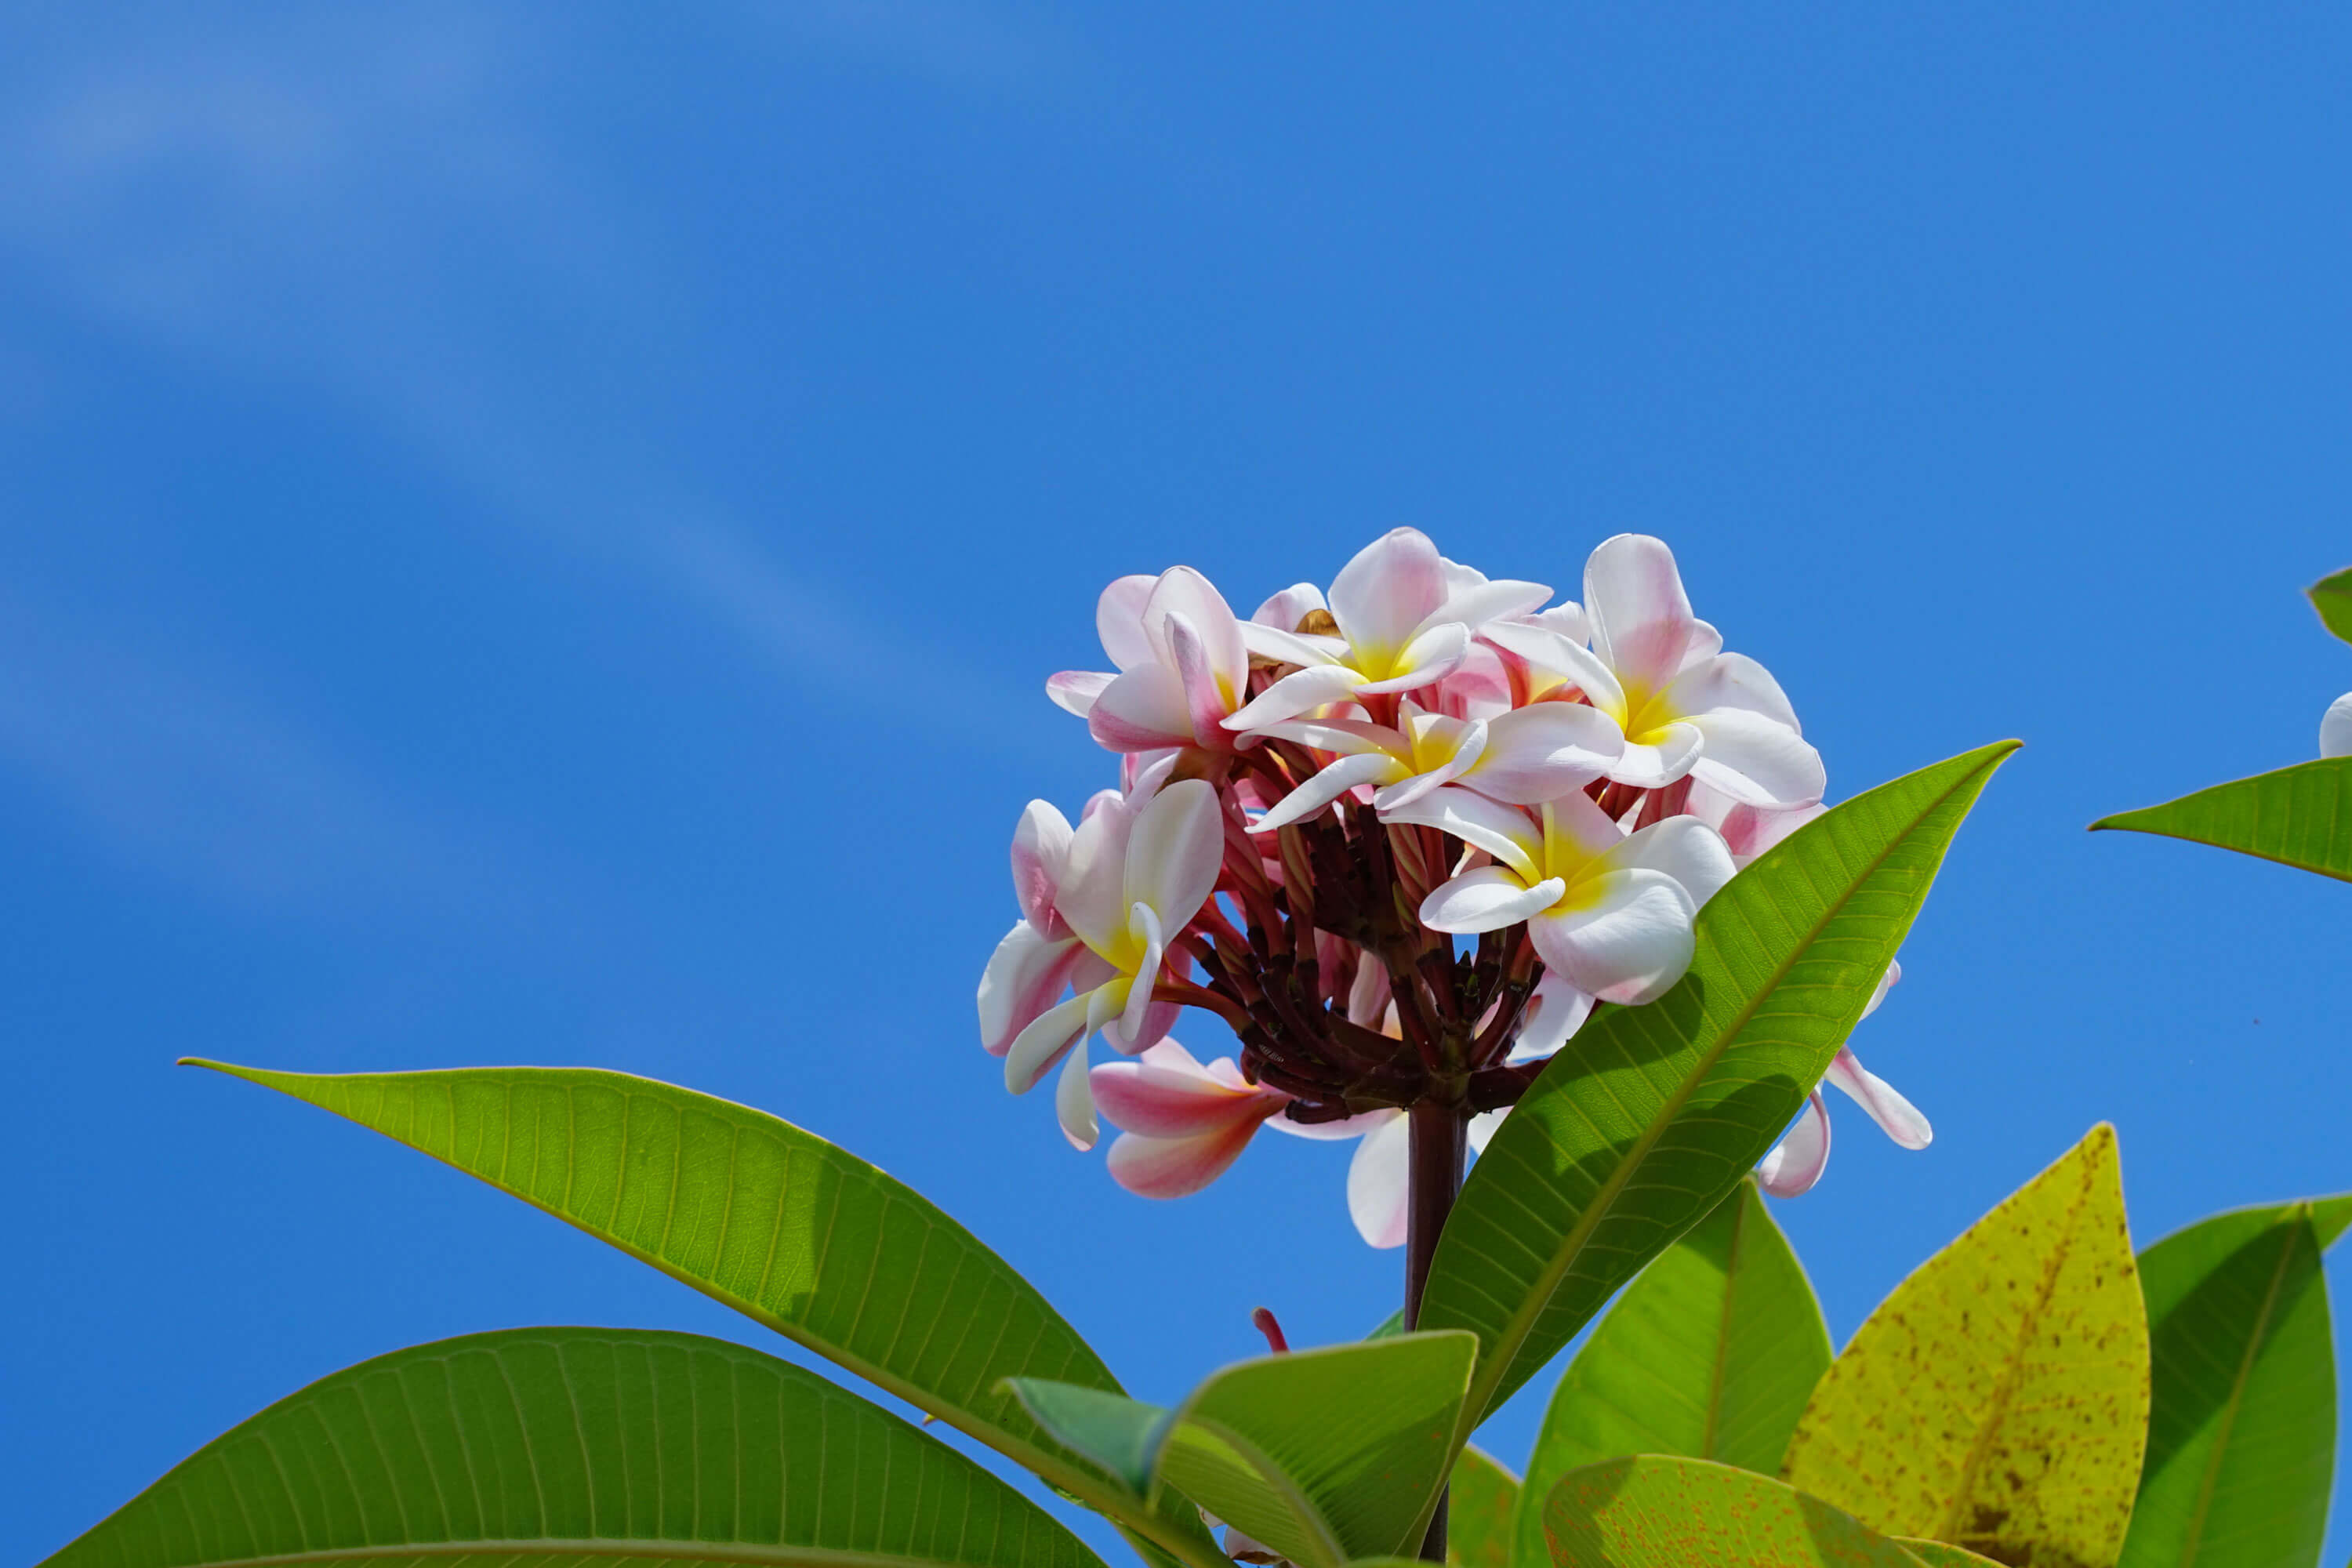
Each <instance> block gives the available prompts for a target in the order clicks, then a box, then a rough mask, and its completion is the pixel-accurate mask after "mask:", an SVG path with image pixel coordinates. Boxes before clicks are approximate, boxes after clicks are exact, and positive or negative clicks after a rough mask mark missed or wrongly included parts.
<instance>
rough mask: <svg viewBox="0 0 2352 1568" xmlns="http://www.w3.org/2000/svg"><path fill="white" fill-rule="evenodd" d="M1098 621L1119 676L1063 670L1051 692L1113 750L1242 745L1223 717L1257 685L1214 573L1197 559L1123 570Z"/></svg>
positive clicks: (1105, 598) (1098, 608)
mask: <svg viewBox="0 0 2352 1568" xmlns="http://www.w3.org/2000/svg"><path fill="white" fill-rule="evenodd" d="M1095 625H1096V627H1097V629H1098V630H1099V631H1100V633H1101V634H1102V641H1103V651H1104V652H1105V653H1108V654H1109V655H1110V660H1111V662H1112V663H1113V664H1115V665H1117V666H1118V674H1116V675H1113V674H1109V673H1107V672H1104V671H1099V670H1084V669H1067V670H1064V671H1063V672H1062V673H1061V674H1059V675H1056V676H1055V677H1053V678H1052V679H1049V680H1048V681H1046V683H1045V693H1046V695H1047V696H1049V697H1051V698H1052V699H1053V700H1055V702H1056V703H1058V704H1059V705H1060V706H1061V707H1063V708H1065V709H1066V710H1069V711H1070V712H1073V713H1076V714H1077V715H1078V716H1079V717H1081V718H1083V719H1085V720H1086V721H1087V730H1088V731H1090V732H1091V733H1092V734H1093V736H1094V738H1095V739H1096V740H1097V741H1098V742H1101V743H1102V744H1103V745H1104V746H1106V747H1108V749H1109V750H1111V751H1114V752H1153V751H1159V750H1161V749H1163V748H1167V747H1174V746H1200V747H1203V748H1205V749H1207V750H1210V751H1217V752H1229V751H1232V750H1233V749H1234V739H1235V738H1234V734H1233V733H1232V731H1229V730H1227V729H1226V728H1225V726H1224V722H1223V721H1224V720H1225V719H1226V718H1227V717H1228V716H1230V715H1231V714H1232V713H1233V711H1234V710H1235V709H1237V708H1239V707H1240V706H1241V705H1242V701H1243V698H1244V692H1245V690H1246V689H1247V687H1248V685H1249V650H1248V649H1247V648H1246V647H1244V646H1243V643H1242V631H1241V623H1240V622H1239V621H1237V620H1235V619H1234V612H1233V610H1232V609H1231V607H1229V606H1228V605H1226V604H1225V601H1224V596H1223V595H1221V594H1219V593H1218V592H1217V590H1216V588H1215V587H1214V586H1213V584H1211V583H1210V582H1209V580H1208V579H1207V578H1206V577H1203V576H1202V575H1201V574H1199V573H1198V572H1195V571H1193V570H1192V568H1191V567H1190V566H1171V567H1170V568H1169V569H1168V570H1167V571H1165V572H1162V573H1161V574H1160V575H1159V576H1158V577H1156V578H1153V577H1143V576H1135V577H1121V578H1120V579H1119V580H1118V582H1116V583H1113V584H1111V585H1110V586H1109V587H1108V588H1106V589H1104V590H1103V595H1102V598H1101V600H1100V601H1099V602H1098V603H1097V605H1096V607H1095Z"/></svg>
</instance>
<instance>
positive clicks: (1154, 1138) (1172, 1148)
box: [1087, 1040, 1290, 1198]
mask: <svg viewBox="0 0 2352 1568" xmlns="http://www.w3.org/2000/svg"><path fill="white" fill-rule="evenodd" d="M1087 1076H1088V1079H1089V1080H1090V1082H1091V1084H1092V1089H1093V1094H1094V1100H1095V1103H1096V1104H1097V1106H1098V1107H1100V1109H1101V1110H1102V1114H1103V1117H1104V1119H1105V1120H1106V1121H1109V1122H1110V1124H1111V1125H1112V1126H1114V1127H1117V1128H1118V1129H1120V1135H1119V1137H1118V1140H1117V1141H1116V1142H1113V1143H1112V1144H1111V1146H1110V1156H1109V1165H1110V1174H1111V1179H1112V1180H1113V1181H1115V1182H1117V1183H1118V1184H1119V1185H1120V1186H1122V1187H1125V1188H1126V1189H1127V1190H1128V1191H1129V1192H1131V1193H1135V1194H1139V1195H1140V1196H1143V1197H1147V1198H1181V1197H1187V1196H1190V1195H1191V1194H1193V1193H1197V1192H1199V1191H1200V1190H1201V1189H1202V1187H1205V1186H1207V1185H1208V1184H1210V1183H1211V1182H1213V1181H1215V1180H1216V1179H1217V1178H1218V1177H1219V1176H1221V1175H1223V1174H1224V1173H1225V1171H1226V1169H1227V1168H1228V1167H1230V1166H1231V1165H1232V1164H1233V1163H1234V1161H1235V1160H1238V1159H1240V1158H1241V1153H1242V1151H1243V1150H1244V1149H1245V1148H1247V1147H1248V1146H1249V1141H1250V1139H1251V1138H1252V1137H1254V1136H1255V1135H1256V1132H1257V1130H1258V1129H1259V1128H1260V1127H1261V1126H1263V1125H1265V1122H1266V1121H1269V1120H1271V1119H1274V1118H1276V1117H1278V1116H1279V1115H1280V1113H1281V1110H1282V1108H1283V1107H1284V1106H1286V1105H1287V1104H1289V1103H1290V1096H1288V1095H1287V1094H1285V1093H1284V1092H1283V1091H1282V1090H1280V1089H1270V1088H1267V1087H1265V1085H1262V1084H1254V1083H1252V1082H1250V1081H1249V1080H1248V1079H1245V1078H1244V1077H1242V1074H1241V1069H1240V1068H1236V1067H1235V1066H1234V1063H1233V1059H1232V1058H1230V1057H1219V1058H1217V1059H1216V1060H1215V1061H1213V1062H1211V1063H1210V1064H1209V1065H1208V1066H1207V1067H1202V1065H1201V1063H1200V1062H1199V1060H1198V1059H1196V1058H1194V1057H1193V1055H1192V1052H1190V1051H1188V1050H1186V1049H1185V1048H1184V1047H1181V1046H1180V1045H1178V1044H1177V1043H1176V1042H1175V1041H1174V1040H1160V1041H1159V1042H1158V1043H1157V1044H1155V1045H1153V1046H1151V1047H1149V1048H1148V1049H1146V1050H1145V1051H1144V1053H1143V1054H1142V1055H1141V1056H1140V1057H1139V1058H1136V1059H1135V1060H1133V1061H1127V1062H1106V1063H1104V1064H1103V1065H1102V1066H1101V1067H1098V1068H1095V1069H1094V1070H1093V1071H1092V1072H1091V1073H1090V1074H1088V1075H1087Z"/></svg>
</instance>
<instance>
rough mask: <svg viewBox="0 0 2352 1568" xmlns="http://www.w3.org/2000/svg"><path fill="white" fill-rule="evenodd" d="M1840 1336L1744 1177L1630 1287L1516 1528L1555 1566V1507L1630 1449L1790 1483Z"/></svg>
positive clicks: (1570, 1387)
mask: <svg viewBox="0 0 2352 1568" xmlns="http://www.w3.org/2000/svg"><path fill="white" fill-rule="evenodd" d="M1829 1364H1830V1334H1829V1329H1828V1328H1827V1327H1826V1326H1825V1325H1824V1324H1823V1323H1822V1310H1821V1307H1820V1305H1819V1304H1818V1303H1817V1302H1816V1301H1815V1300H1813V1289H1812V1287H1811V1285H1810V1284H1808V1283H1807V1282H1806V1279H1805V1271H1804V1269H1803V1268H1801V1267H1800V1266H1799V1265H1798V1263H1797V1258H1796V1254H1795V1253H1793V1252H1791V1251H1790V1249H1789V1243H1788V1238H1787V1237H1783V1236H1782V1235H1781V1234H1780V1226H1777V1225H1774V1224H1773V1223H1772V1216H1771V1215H1769V1214H1768V1213H1767V1212H1765V1208H1764V1199H1763V1196H1762V1195H1761V1194H1759V1193H1758V1192H1757V1190H1756V1184H1755V1183H1753V1182H1749V1181H1743V1182H1741V1183H1740V1184H1738V1186H1736V1187H1734V1188H1733V1189H1732V1190H1731V1195H1730V1196H1729V1197H1727V1198H1726V1199H1724V1200H1723V1202H1721V1203H1720V1204H1717V1205H1716V1206H1715V1208H1714V1210H1713V1211H1712V1212H1710V1213H1709V1214H1708V1215H1707V1216H1706V1218H1705V1219H1703V1220H1701V1221H1699V1222H1698V1224H1697V1225H1696V1226H1692V1227H1691V1228H1690V1229H1689V1230H1688V1231H1687V1232H1685V1234H1684V1236H1683V1237H1682V1239H1681V1240H1680V1241H1677V1242H1675V1245H1674V1246H1672V1247H1668V1248H1666V1250H1665V1251H1664V1252H1662V1253H1660V1254H1659V1255H1658V1256H1657V1257H1656V1258H1654V1259H1652V1260H1651V1263H1650V1266H1649V1267H1648V1268H1644V1269H1643V1270H1642V1272H1641V1273H1640V1274H1639V1275H1638V1276H1636V1277H1635V1278H1634V1280H1633V1283H1632V1284H1631V1285H1628V1286H1627V1287H1626V1288H1625V1293H1624V1294H1623V1295H1622V1296H1620V1297H1619V1298H1618V1299H1617V1303H1616V1305H1614V1306H1612V1307H1611V1308H1610V1309H1609V1314H1608V1316H1606V1317H1604V1318H1602V1319H1601V1324H1600V1326H1599V1327H1598V1328H1596V1329H1594V1330H1593V1331H1592V1337H1591V1339H1590V1340H1588V1341H1586V1342H1585V1345H1584V1348H1583V1349H1582V1350H1580V1351H1579V1352H1577V1354H1576V1359H1575V1360H1574V1361H1571V1362H1570V1363H1568V1371H1567V1373H1565V1374H1563V1375H1562V1376H1561V1378H1560V1380H1559V1389H1558V1390H1557V1391H1555V1392H1554V1394H1552V1399H1551V1407H1550V1408H1549V1410H1547V1411H1546V1412H1545V1413H1544V1423H1543V1430H1542V1431H1541V1432H1540V1433H1538V1435H1537V1437H1536V1445H1535V1451H1534V1454H1533V1455H1532V1457H1531V1458H1529V1459H1528V1485H1527V1489H1526V1490H1525V1491H1524V1492H1522V1493H1521V1494H1520V1495H1521V1497H1522V1499H1523V1501H1522V1503H1521V1506H1520V1508H1519V1511H1518V1518H1517V1521H1516V1522H1515V1523H1514V1524H1513V1526H1512V1532H1511V1533H1512V1539H1513V1540H1514V1542H1516V1543H1517V1551H1518V1555H1519V1560H1520V1561H1521V1562H1526V1563H1535V1562H1540V1561H1541V1560H1542V1557H1543V1551H1544V1545H1543V1528H1544V1527H1543V1499H1544V1498H1546V1497H1547V1496H1549V1494H1550V1491H1551V1489H1552V1488H1553V1487H1554V1486H1555V1485H1557V1484H1558V1482H1559V1478H1560V1477H1562V1476H1564V1475H1566V1474H1568V1472H1569V1471H1570V1470H1578V1469H1582V1468H1585V1467H1586V1466H1588V1465H1597V1464H1599V1463H1601V1461H1602V1460H1604V1459H1609V1458H1615V1457H1617V1456H1619V1455H1621V1454H1666V1455H1679V1456H1681V1457H1683V1458H1693V1459H1715V1460H1719V1461H1720V1462H1722V1463H1724V1464H1727V1465H1737V1466H1738V1467H1739V1468H1742V1469H1749V1470H1757V1471H1759V1472H1763V1473H1766V1474H1778V1473H1779V1471H1780V1456H1781V1455H1782V1454H1783V1453H1784V1452H1785V1451H1786V1450H1787V1448H1788V1447H1789V1434H1790V1432H1792V1431H1793V1430H1795V1429H1796V1425H1797V1417H1798V1416H1799V1415H1801V1414H1802V1413H1803V1411H1804V1408H1805V1400H1806V1398H1807V1396H1809V1395H1810V1394H1811V1393H1812V1391H1813V1384H1816V1383H1818V1382H1820V1381H1821V1376H1822V1373H1824V1372H1826V1371H1828V1370H1829Z"/></svg>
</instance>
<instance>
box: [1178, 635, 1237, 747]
mask: <svg viewBox="0 0 2352 1568" xmlns="http://www.w3.org/2000/svg"><path fill="white" fill-rule="evenodd" d="M1167 631H1168V651H1169V655H1170V658H1171V661H1172V663H1173V667H1174V668H1175V671H1176V682H1177V684H1178V685H1179V686H1181V687H1182V688H1183V689H1184V707H1185V710H1186V711H1187V712H1188V713H1190V714H1191V716H1192V742H1193V744H1195V745H1200V746H1211V747H1214V748H1215V749H1217V750H1218V751H1223V750H1225V749H1226V748H1227V747H1229V746H1231V745H1232V744H1233V743H1234V737H1233V733H1232V731H1228V730H1227V729H1226V728H1225V727H1224V721H1225V715H1226V714H1228V713H1230V712H1232V711H1233V710H1234V707H1235V706H1236V704H1237V702H1238V700H1239V698H1238V695H1236V697H1235V698H1234V699H1233V700H1228V699H1227V697H1226V695H1225V694H1226V692H1227V691H1228V690H1231V691H1233V692H1234V693H1236V694H1238V693H1239V692H1240V691H1241V690H1242V689H1243V687H1244V685H1245V684H1247V677H1246V676H1244V678H1243V679H1238V680H1234V681H1231V682H1230V684H1220V681H1219V676H1218V674H1217V671H1216V670H1215V669H1214V668H1213V667H1212V665H1211V662H1210V658H1209V652H1208V649H1207V647H1205V646H1204V645H1203V644H1202V640H1201V636H1200V633H1199V632H1198V631H1196V630H1195V629H1194V628H1193V626H1192V622H1191V621H1190V620H1188V619H1186V618H1185V617H1184V616H1169V617H1168V626H1167Z"/></svg>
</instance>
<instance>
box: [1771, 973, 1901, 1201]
mask: <svg viewBox="0 0 2352 1568" xmlns="http://www.w3.org/2000/svg"><path fill="white" fill-rule="evenodd" d="M1902 978H1903V966H1902V965H1901V964H1900V963H1891V964H1889V965H1887V968H1886V973H1885V974H1883V975H1881V976H1879V980H1878V989H1877V990H1875V991H1874V992H1873V993H1871V997H1870V1003H1869V1005H1867V1006H1865V1007H1864V1008H1863V1010H1862V1016H1864V1017H1865V1018H1867V1017H1869V1016H1871V1015H1872V1014H1873V1013H1875V1012H1877V1011H1878V1005H1879V1004H1880V1003H1881V1002H1884V1001H1885V1000H1886V993H1887V992H1888V991H1889V990H1890V989H1892V988H1893V986H1894V984H1895V982H1896V981H1898V980H1900V979H1902ZM1822 1082H1823V1083H1833V1084H1835V1085H1837V1087H1838V1088H1839V1089H1843V1090H1844V1091H1845V1093H1846V1095H1847V1096H1848V1097H1849V1098H1850V1099H1852V1100H1853V1102H1854V1103H1855V1104H1857V1105H1859V1106H1861V1107H1862V1109H1863V1112H1864V1114H1865V1115H1867V1116H1868V1117H1869V1118H1870V1119H1871V1120H1872V1121H1875V1122H1876V1123H1878V1127H1879V1131H1883V1132H1885V1134H1886V1135H1887V1136H1888V1137H1889V1138H1892V1139H1894V1140H1895V1143H1896V1145H1897V1146H1898V1147H1900V1148H1905V1149H1925V1148H1926V1147H1927V1145H1928V1144H1929V1143H1931V1142H1935V1138H1936V1130H1935V1129H1934V1128H1933V1127H1930V1126H1929V1125H1928V1124H1927V1118H1926V1117H1925V1116H1923V1115H1921V1114H1920V1113H1919V1108H1918V1107H1917V1106H1916V1105H1914V1104H1912V1103H1911V1102H1910V1101H1909V1100H1906V1099H1904V1098H1903V1096H1902V1094H1901V1093H1900V1092H1899V1091H1898V1090H1897V1089H1895V1086H1894V1085H1893V1084H1891V1083H1888V1082H1887V1081H1886V1080H1885V1079H1883V1078H1880V1077H1879V1076H1878V1075H1877V1074H1876V1073H1874V1072H1872V1071H1871V1070H1870V1069H1869V1068H1865V1067H1864V1066H1863V1065H1862V1059H1861V1058H1859V1057H1857V1056H1855V1055H1854V1054H1853V1050H1852V1049H1850V1048H1849V1047H1843V1046H1841V1047H1838V1054H1837V1057H1836V1058H1835V1059H1834V1060H1832V1062H1831V1063H1830V1070H1829V1071H1828V1072H1827V1073H1825V1074H1823V1075H1822ZM1829 1163H1830V1109H1829V1105H1828V1103H1827V1102H1826V1101H1825V1100H1822V1091H1821V1089H1819V1088H1815V1089H1814V1090H1813V1091H1812V1093H1811V1094H1810V1095H1808V1096H1807V1097H1806V1099H1805V1108H1804V1110H1801V1111H1800V1112H1798V1115H1797V1121H1796V1123H1795V1125H1793V1126H1791V1127H1790V1129H1789V1131H1788V1132H1787V1133H1786V1134H1785V1135H1783V1137H1782V1138H1781V1140H1780V1142H1779V1143H1778V1144H1776V1145H1774V1146H1773V1149H1772V1152H1770V1153H1769V1154H1767V1155H1765V1156H1764V1158H1763V1160H1762V1161H1761V1162H1760V1163H1759V1164H1758V1165H1757V1167H1756V1181H1757V1184H1758V1185H1759V1186H1761V1187H1762V1188H1763V1189H1764V1190H1765V1191H1766V1192H1768V1193H1769V1194H1772V1195H1773V1196H1774V1197H1776V1198H1793V1197H1800V1196H1801V1195H1803V1194H1806V1193H1809V1192H1811V1190H1812V1188H1813V1184H1814V1183H1816V1182H1818V1181H1820V1180H1821V1179H1822V1172H1823V1171H1824V1170H1826V1169H1828V1168H1829Z"/></svg>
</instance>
